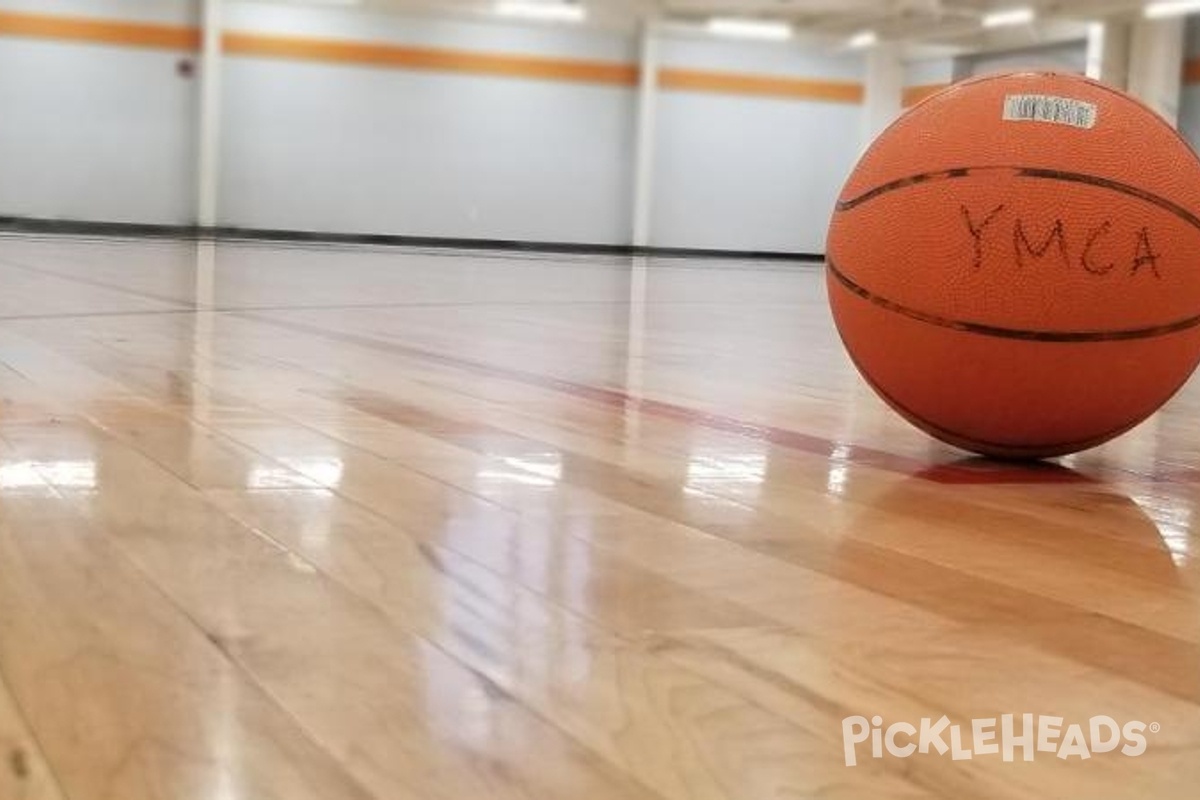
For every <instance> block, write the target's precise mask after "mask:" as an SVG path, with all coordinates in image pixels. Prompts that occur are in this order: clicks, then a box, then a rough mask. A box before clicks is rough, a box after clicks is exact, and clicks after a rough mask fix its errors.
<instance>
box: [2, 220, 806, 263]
mask: <svg viewBox="0 0 1200 800" xmlns="http://www.w3.org/2000/svg"><path fill="white" fill-rule="evenodd" d="M0 232H11V233H48V234H66V235H76V236H127V237H140V238H160V239H216V240H225V241H262V242H291V243H305V244H350V245H376V246H384V247H411V248H422V247H424V248H431V249H435V250H484V251H497V252H514V253H568V254H576V255H600V256H605V255H606V256H620V257H637V256H644V257H647V258H695V259H717V260H737V261H799V262H811V261H820V260H822V257H821V255H820V254H818V253H803V252H786V251H777V250H734V249H728V250H727V249H721V248H710V247H659V246H651V245H634V244H605V243H599V242H552V241H538V240H525V239H486V238H461V237H445V236H420V235H410V234H385V233H339V232H336V231H305V230H292V229H277V228H238V227H233V226H223V225H218V226H211V227H209V226H202V225H157V224H148V223H126V222H96V221H93V220H57V219H43V218H38V217H14V216H0Z"/></svg>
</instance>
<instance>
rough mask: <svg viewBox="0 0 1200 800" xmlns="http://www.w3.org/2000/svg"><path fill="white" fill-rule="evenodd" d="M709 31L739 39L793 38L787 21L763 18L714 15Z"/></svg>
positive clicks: (777, 39)
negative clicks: (772, 20)
mask: <svg viewBox="0 0 1200 800" xmlns="http://www.w3.org/2000/svg"><path fill="white" fill-rule="evenodd" d="M708 31H709V33H715V34H717V35H718V36H734V37H737V38H739V39H772V40H774V41H783V40H784V39H790V38H792V26H791V25H788V24H787V23H786V22H768V21H766V20H761V19H737V18H734V17H714V18H713V19H710V20H709V21H708Z"/></svg>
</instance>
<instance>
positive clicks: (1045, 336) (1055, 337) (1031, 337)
mask: <svg viewBox="0 0 1200 800" xmlns="http://www.w3.org/2000/svg"><path fill="white" fill-rule="evenodd" d="M826 269H827V270H828V271H829V274H831V275H833V277H834V278H836V279H837V281H838V282H839V283H840V284H842V286H843V287H844V288H845V289H846V290H847V291H849V292H850V293H851V294H854V295H856V296H858V297H860V298H862V299H863V300H866V301H867V302H869V303H871V304H872V305H875V306H878V307H879V308H882V309H884V310H885V311H890V312H892V313H894V314H899V315H901V316H905V317H908V318H909V319H913V320H916V321H917V322H924V323H927V324H929V325H937V326H939V327H942V328H950V329H951V330H956V331H960V332H962V333H972V334H976V335H979V336H992V337H996V338H1001V339H1019V340H1022V341H1030V342H1051V343H1060V344H1062V343H1067V344H1070V343H1082V342H1124V341H1131V340H1136V339H1153V338H1156V337H1160V336H1169V335H1171V334H1173V333H1181V332H1183V331H1187V330H1191V329H1192V328H1195V327H1197V326H1198V325H1200V315H1197V316H1193V317H1188V318H1186V319H1181V320H1177V321H1175V322H1170V323H1166V324H1164V325H1154V326H1150V327H1144V328H1129V329H1125V330H1115V331H1036V330H1028V329H1023V328H1005V327H1002V326H999V325H989V324H986V323H982V322H969V321H967V320H955V319H950V318H949V317H942V316H939V315H937V314H931V313H929V312H926V311H919V310H917V309H915V308H910V307H908V306H906V305H903V304H901V303H897V302H896V301H894V300H889V299H888V298H886V297H883V296H882V295H878V294H876V293H875V292H872V291H871V290H870V289H867V288H866V287H864V286H861V285H859V284H857V283H855V282H854V281H853V280H852V279H851V278H849V277H848V276H847V275H846V274H845V273H843V272H842V271H841V269H839V268H838V266H837V264H835V263H834V261H833V260H832V259H830V260H828V261H826Z"/></svg>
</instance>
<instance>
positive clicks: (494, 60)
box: [224, 33, 638, 86]
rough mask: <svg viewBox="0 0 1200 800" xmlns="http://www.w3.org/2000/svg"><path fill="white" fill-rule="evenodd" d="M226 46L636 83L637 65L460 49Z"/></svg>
mask: <svg viewBox="0 0 1200 800" xmlns="http://www.w3.org/2000/svg"><path fill="white" fill-rule="evenodd" d="M224 44H225V51H226V52H227V53H229V54H231V55H240V56H258V57H260V58H284V59H293V60H301V61H321V62H325V63H337V64H355V65H361V66H374V67H391V68H401V69H420V70H436V71H440V72H463V73H472V74H477V75H498V76H502V77H507V78H536V79H541V80H557V81H580V82H583V83H607V84H613V85H617V86H633V85H634V84H636V83H637V80H638V68H637V67H636V66H633V65H631V64H619V63H615V62H607V61H579V60H574V59H571V60H566V59H556V58H545V57H538V56H511V55H500V54H495V53H472V52H466V51H462V50H435V49H432V48H425V47H400V46H397V45H389V44H364V43H361V42H349V41H341V40H335V39H305V38H297V37H292V36H288V37H283V36H265V35H260V34H253V33H227V34H225V36H224Z"/></svg>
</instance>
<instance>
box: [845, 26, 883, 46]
mask: <svg viewBox="0 0 1200 800" xmlns="http://www.w3.org/2000/svg"><path fill="white" fill-rule="evenodd" d="M878 43H879V37H878V36H877V35H876V34H875V31H859V32H858V33H856V34H854V35H853V36H851V37H850V41H849V42H847V44H849V45H850V46H851V47H853V48H855V49H856V50H861V49H863V48H865V47H874V46H875V45H876V44H878Z"/></svg>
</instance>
